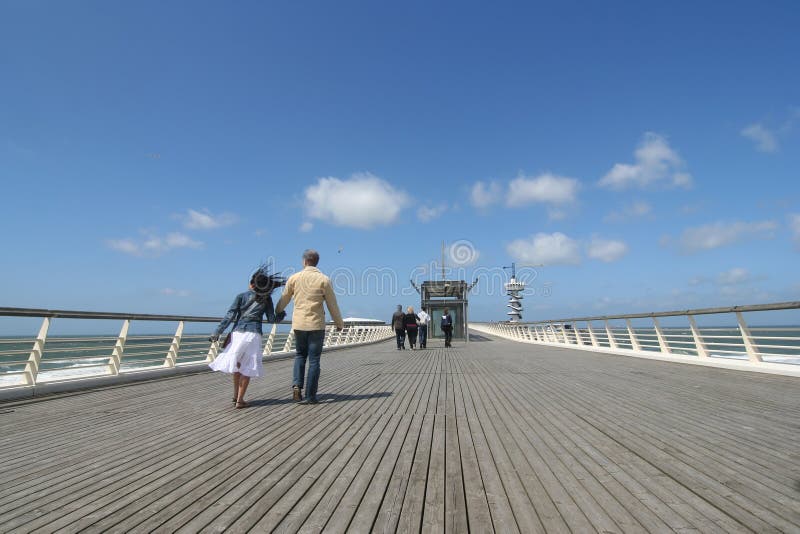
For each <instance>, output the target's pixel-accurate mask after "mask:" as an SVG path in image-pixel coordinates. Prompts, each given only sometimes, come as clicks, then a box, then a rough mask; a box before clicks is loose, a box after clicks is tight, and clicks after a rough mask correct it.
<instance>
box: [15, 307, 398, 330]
mask: <svg viewBox="0 0 800 534" xmlns="http://www.w3.org/2000/svg"><path fill="white" fill-rule="evenodd" d="M0 317H50V318H55V317H58V318H60V319H123V320H125V319H127V320H129V321H185V322H190V323H218V322H220V321H221V320H222V317H204V316H197V315H161V314H152V313H119V312H90V311H79V310H48V309H43V308H8V307H0ZM264 322H265V323H266V321H264ZM345 322H346V323H347V324H348V325H351V326H360V325H381V324H386V323H385V322H383V321H379V320H377V319H376V320H372V321H345ZM279 324H286V325H289V324H292V322H291V321H282V322H281V323H279ZM326 324H333V323H332V322H328V323H326Z"/></svg>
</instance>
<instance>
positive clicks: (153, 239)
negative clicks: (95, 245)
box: [106, 232, 203, 256]
mask: <svg viewBox="0 0 800 534" xmlns="http://www.w3.org/2000/svg"><path fill="white" fill-rule="evenodd" d="M106 244H107V245H108V246H109V247H110V248H112V249H114V250H117V251H119V252H124V253H125V254H130V255H131V256H160V255H162V254H164V253H166V252H169V251H170V250H174V249H178V248H193V249H198V248H203V242H202V241H195V240H194V239H192V238H191V237H189V236H187V235H186V234H182V233H180V232H172V233H169V234H167V235H166V236H164V237H161V236H157V235H154V234H147V235H146V236H145V237H144V239H142V240H136V239H130V238H123V239H109V240H107V241H106Z"/></svg>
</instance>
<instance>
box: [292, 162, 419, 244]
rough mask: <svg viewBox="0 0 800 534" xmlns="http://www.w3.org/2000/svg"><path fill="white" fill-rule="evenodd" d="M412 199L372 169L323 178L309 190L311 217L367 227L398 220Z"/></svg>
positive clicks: (307, 202)
mask: <svg viewBox="0 0 800 534" xmlns="http://www.w3.org/2000/svg"><path fill="white" fill-rule="evenodd" d="M409 203H410V199H409V197H408V195H407V194H406V193H405V192H404V191H401V190H398V189H395V188H394V187H392V185H391V184H389V183H388V182H386V181H385V180H382V179H380V178H378V177H377V176H375V175H372V174H370V173H358V174H354V175H352V176H351V177H350V178H349V179H348V180H340V179H339V178H333V177H330V178H320V179H319V180H318V181H317V183H316V185H312V186H311V187H308V188H306V190H305V209H306V215H307V216H308V217H311V218H314V219H319V220H321V221H325V222H327V223H330V224H333V225H335V226H348V227H351V228H360V229H363V230H367V229H371V228H374V227H376V226H381V225H388V224H391V223H393V222H395V221H396V220H397V219H398V217H399V215H400V212H401V211H402V210H403V208H405V207H406V206H408V204H409Z"/></svg>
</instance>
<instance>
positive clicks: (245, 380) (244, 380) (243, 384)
mask: <svg viewBox="0 0 800 534" xmlns="http://www.w3.org/2000/svg"><path fill="white" fill-rule="evenodd" d="M237 374H238V373H237ZM249 385H250V377H249V376H246V375H241V377H240V378H239V396H238V397H236V402H244V394H245V393H246V392H247V386H249Z"/></svg>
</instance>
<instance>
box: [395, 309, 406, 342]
mask: <svg viewBox="0 0 800 534" xmlns="http://www.w3.org/2000/svg"><path fill="white" fill-rule="evenodd" d="M405 320H406V315H405V314H404V313H403V306H401V305H400V304H398V305H397V311H395V312H394V314H393V315H392V328H394V335H395V337H396V338H397V350H403V349H405V348H406V327H405Z"/></svg>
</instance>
